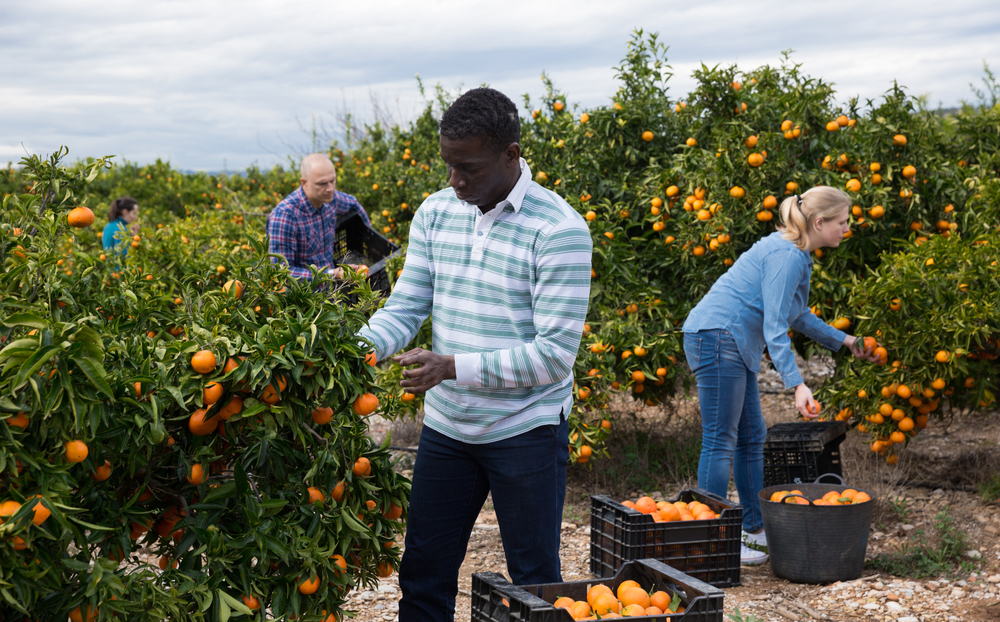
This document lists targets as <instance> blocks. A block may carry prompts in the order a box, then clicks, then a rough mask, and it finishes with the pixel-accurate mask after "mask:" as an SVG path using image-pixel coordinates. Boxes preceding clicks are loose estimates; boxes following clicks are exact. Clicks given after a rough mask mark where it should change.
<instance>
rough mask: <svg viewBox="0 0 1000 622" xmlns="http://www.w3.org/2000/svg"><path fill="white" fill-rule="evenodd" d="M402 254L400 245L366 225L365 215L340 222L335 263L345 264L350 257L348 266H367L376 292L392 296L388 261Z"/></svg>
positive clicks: (353, 216)
mask: <svg viewBox="0 0 1000 622" xmlns="http://www.w3.org/2000/svg"><path fill="white" fill-rule="evenodd" d="M399 252H400V251H399V246H397V245H396V244H393V243H392V242H390V241H389V240H387V239H386V238H385V237H384V236H383V235H382V234H380V233H379V232H378V231H375V230H374V229H372V228H371V227H369V226H368V225H367V224H365V221H364V220H363V219H362V218H361V216H359V215H357V214H354V215H352V216H351V217H349V218H347V219H345V220H343V221H340V220H338V221H337V235H336V238H335V239H334V242H333V260H334V261H335V262H337V263H341V262H342V261H343V260H344V258H345V257H346V258H348V260H347V261H346V262H344V263H366V265H367V266H368V282H369V283H370V284H371V287H372V289H373V290H378V291H381V292H382V293H383V294H385V295H388V294H389V292H390V290H391V289H392V287H391V285H390V283H389V274H388V272H386V269H385V262H386V260H387V259H388V258H389V257H393V256H395V255H398V254H399Z"/></svg>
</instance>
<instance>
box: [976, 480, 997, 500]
mask: <svg viewBox="0 0 1000 622" xmlns="http://www.w3.org/2000/svg"><path fill="white" fill-rule="evenodd" d="M978 488H979V496H981V497H982V498H983V501H984V502H986V503H993V502H994V501H997V500H1000V473H994V474H993V477H992V479H990V480H988V481H985V482H983V483H981V484H979V486H978Z"/></svg>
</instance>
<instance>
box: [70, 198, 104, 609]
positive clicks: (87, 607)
mask: <svg viewBox="0 0 1000 622" xmlns="http://www.w3.org/2000/svg"><path fill="white" fill-rule="evenodd" d="M77 209H79V208H77ZM97 614H98V611H97V609H91V608H90V605H87V606H86V607H84V608H83V610H82V611H81V610H80V607H77V608H76V609H74V610H73V611H70V612H69V619H70V622H84V620H86V622H95V620H97Z"/></svg>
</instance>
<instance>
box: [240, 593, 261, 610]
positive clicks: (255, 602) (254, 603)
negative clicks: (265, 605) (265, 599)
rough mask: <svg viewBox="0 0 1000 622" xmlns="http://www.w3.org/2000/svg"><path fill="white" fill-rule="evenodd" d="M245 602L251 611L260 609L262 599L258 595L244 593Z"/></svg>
mask: <svg viewBox="0 0 1000 622" xmlns="http://www.w3.org/2000/svg"><path fill="white" fill-rule="evenodd" d="M243 604H244V605H246V606H247V609H249V610H250V611H256V610H258V609H260V600H259V599H258V598H257V597H256V596H252V595H248V594H244V595H243Z"/></svg>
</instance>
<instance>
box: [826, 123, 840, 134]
mask: <svg viewBox="0 0 1000 622" xmlns="http://www.w3.org/2000/svg"><path fill="white" fill-rule="evenodd" d="M839 129H840V124H839V123H837V122H836V121H830V122H828V123H827V124H826V131H827V132H836V131H837V130H839Z"/></svg>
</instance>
